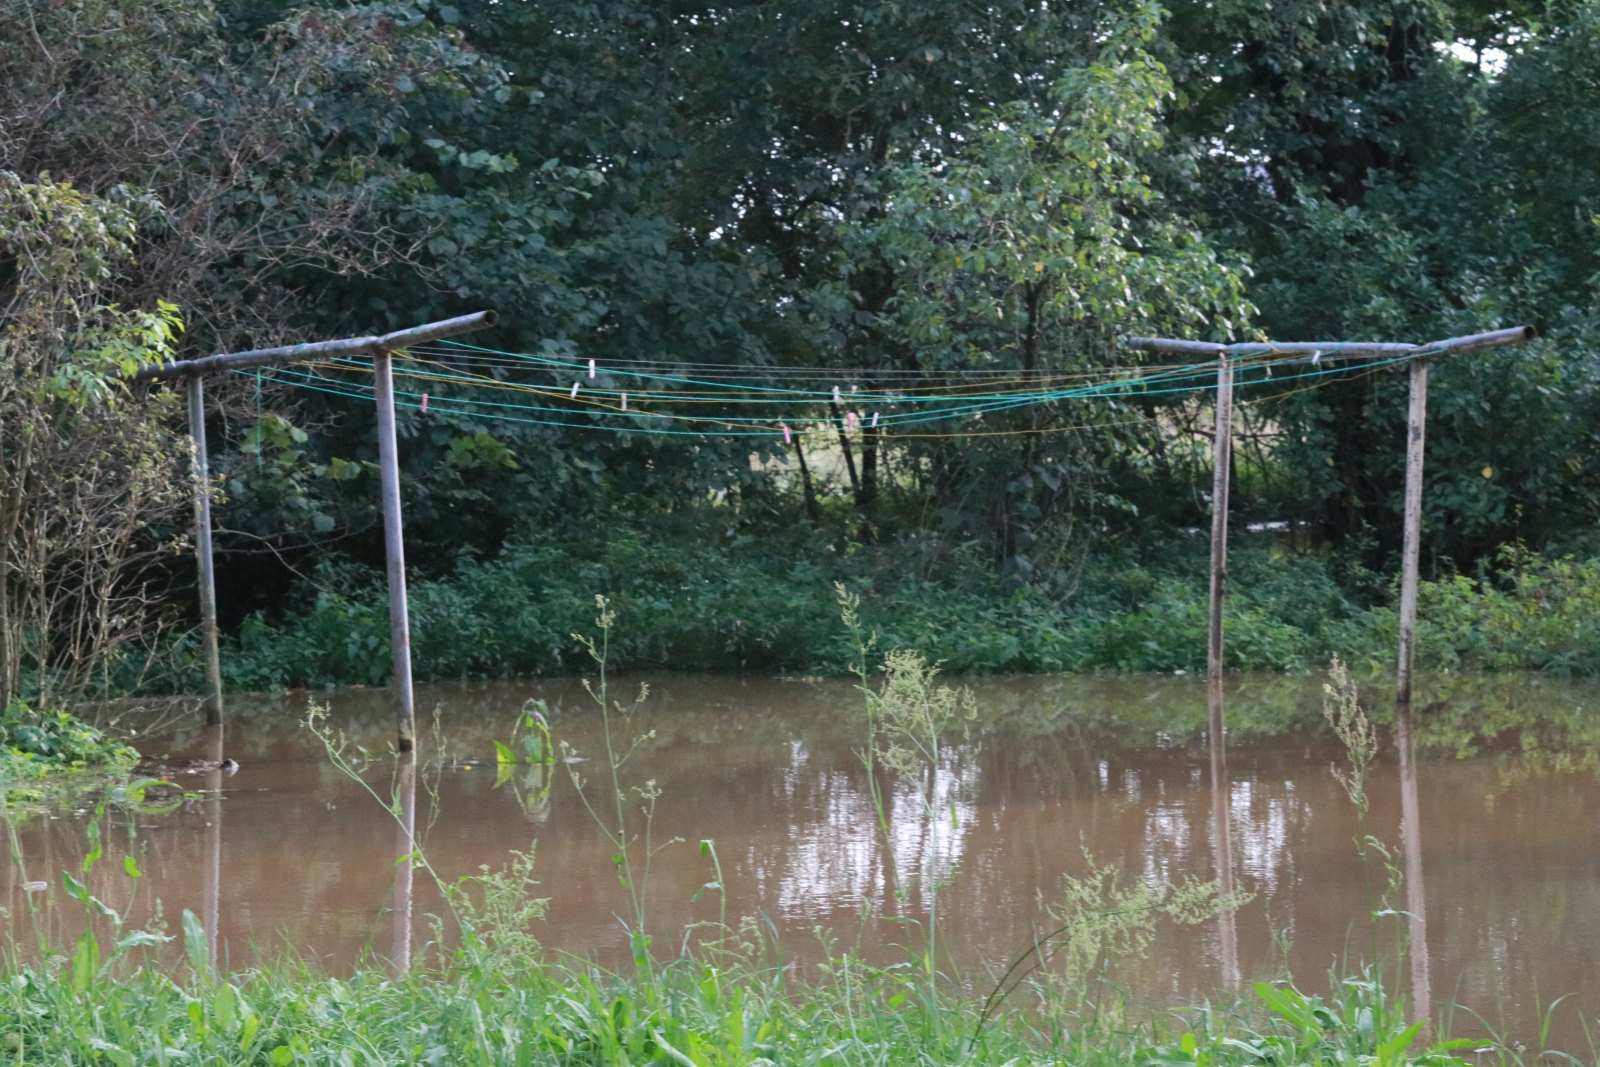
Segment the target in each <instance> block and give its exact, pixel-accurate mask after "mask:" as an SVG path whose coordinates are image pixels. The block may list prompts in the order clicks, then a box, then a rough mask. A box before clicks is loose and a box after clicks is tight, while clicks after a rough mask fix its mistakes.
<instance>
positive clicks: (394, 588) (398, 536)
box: [372, 348, 416, 753]
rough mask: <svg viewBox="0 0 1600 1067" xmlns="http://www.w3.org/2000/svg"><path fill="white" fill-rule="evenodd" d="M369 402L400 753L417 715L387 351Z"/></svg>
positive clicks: (410, 744)
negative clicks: (373, 412) (373, 411)
mask: <svg viewBox="0 0 1600 1067" xmlns="http://www.w3.org/2000/svg"><path fill="white" fill-rule="evenodd" d="M372 371H373V382H374V389H373V399H374V400H375V401H376V402H377V405H378V468H379V471H378V477H379V483H380V485H381V486H382V491H383V548H384V555H385V556H386V557H387V562H388V568H387V570H388V577H389V648H390V652H391V653H392V655H393V656H394V701H395V707H394V710H395V721H396V725H397V728H398V731H399V737H398V740H397V742H396V744H397V747H398V748H399V750H400V751H401V752H402V753H405V752H410V751H411V750H412V749H413V748H415V747H416V712H415V703H414V700H413V697H412V691H411V619H410V613H409V611H408V610H407V607H406V547H405V534H404V531H403V528H402V522H401V517H400V452H399V448H398V446H397V445H396V443H395V430H394V357H393V356H392V355H391V354H390V352H389V350H388V349H386V348H380V349H378V350H377V351H376V352H375V353H373V356H372Z"/></svg>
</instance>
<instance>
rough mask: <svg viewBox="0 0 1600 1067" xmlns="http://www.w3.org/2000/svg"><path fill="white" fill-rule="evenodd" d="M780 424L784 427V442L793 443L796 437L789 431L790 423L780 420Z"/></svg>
mask: <svg viewBox="0 0 1600 1067" xmlns="http://www.w3.org/2000/svg"><path fill="white" fill-rule="evenodd" d="M778 425H779V426H782V427H783V443H784V444H786V445H788V444H793V443H794V437H793V436H792V435H791V434H790V433H789V424H788V423H786V422H780V423H778Z"/></svg>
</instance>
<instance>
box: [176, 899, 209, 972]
mask: <svg viewBox="0 0 1600 1067" xmlns="http://www.w3.org/2000/svg"><path fill="white" fill-rule="evenodd" d="M183 950H184V952H185V953H187V954H188V956H189V966H190V967H192V968H194V973H195V974H198V975H209V974H210V973H211V950H210V941H209V939H208V938H207V937H206V928H205V925H204V924H203V923H201V922H200V917H199V916H198V915H196V914H195V913H194V912H192V911H190V910H189V909H188V908H184V909H183Z"/></svg>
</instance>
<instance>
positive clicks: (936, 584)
mask: <svg viewBox="0 0 1600 1067" xmlns="http://www.w3.org/2000/svg"><path fill="white" fill-rule="evenodd" d="M697 528H698V527H697V526H695V525H694V524H692V523H691V524H690V530H687V531H682V532H678V533H677V535H676V536H674V531H673V530H672V529H670V528H667V529H663V528H662V527H660V526H650V527H648V528H647V529H646V530H642V531H641V530H639V529H634V528H629V527H626V526H622V525H620V524H615V525H612V526H609V527H607V528H606V529H605V530H604V531H603V533H604V536H598V537H581V538H572V539H561V540H554V539H551V540H545V541H541V542H538V543H536V544H524V543H513V544H511V545H508V546H507V547H506V549H505V550H504V551H503V552H501V553H500V554H499V555H498V556H497V557H496V558H494V559H492V560H488V561H483V562H480V561H476V560H473V559H471V558H465V557H464V558H461V559H458V560H457V563H456V566H455V567H454V568H453V569H452V570H451V571H449V572H446V573H444V574H441V575H439V576H438V577H436V578H433V579H430V580H427V581H420V582H416V583H414V584H413V585H412V587H411V590H410V594H411V621H412V628H413V642H412V643H413V650H414V657H415V669H416V670H417V672H418V676H419V677H423V678H498V677H508V676H514V675H526V674H545V675H550V674H566V673H577V672H581V671H583V670H585V669H586V667H587V662H588V656H587V654H586V653H585V651H584V649H583V646H582V645H581V643H580V642H579V641H578V640H577V639H576V638H575V637H574V636H573V635H574V634H576V633H580V632H583V631H584V630H586V629H587V628H588V627H589V625H590V622H591V620H590V618H589V616H590V615H592V608H591V607H590V604H589V601H590V600H591V599H592V596H591V593H590V591H591V590H595V589H607V590H610V591H611V593H610V594H609V595H610V596H611V598H612V600H613V603H614V604H615V605H616V608H617V610H618V612H619V614H620V615H621V617H622V618H623V619H625V620H626V622H625V625H622V626H619V627H618V630H617V633H616V634H614V635H613V644H612V649H611V655H612V662H613V664H614V665H615V666H617V667H618V668H619V669H624V670H638V669H657V670H659V669H668V670H673V669H677V670H723V671H768V672H772V671H776V672H785V673H792V674H826V675H838V674H845V673H849V671H850V665H851V662H852V653H851V650H850V648H849V647H848V642H847V640H846V639H845V635H844V634H843V633H842V632H841V630H840V628H839V624H838V617H837V615H838V612H837V605H836V604H835V602H834V596H833V592H832V590H833V585H834V583H835V582H843V583H845V585H846V586H847V587H848V588H850V589H852V590H855V591H857V592H859V593H860V594H861V595H862V596H863V605H862V614H863V619H864V622H865V624H866V625H867V626H868V627H869V628H870V629H871V630H872V631H874V632H876V633H877V634H878V635H879V636H880V640H881V643H882V645H883V647H884V648H886V649H888V648H915V649H919V650H922V651H924V652H925V653H926V654H927V655H928V656H929V657H930V658H931V659H933V660H935V661H936V662H939V663H940V664H941V665H942V666H943V668H944V669H945V670H946V671H948V672H951V673H957V674H986V673H1048V672H1057V671H1067V672H1075V671H1189V672H1194V673H1198V672H1200V671H1202V670H1203V669H1204V666H1205V654H1206V587H1205V585H1204V583H1203V581H1202V580H1201V579H1199V578H1197V575H1203V574H1204V567H1205V561H1206V553H1207V547H1206V544H1205V541H1204V539H1203V538H1202V537H1199V536H1193V537H1190V538H1188V539H1187V540H1186V541H1184V542H1182V543H1179V544H1176V545H1169V546H1166V549H1167V550H1166V551H1163V552H1159V553H1157V552H1145V553H1136V552H1129V551H1110V550H1102V551H1100V552H1097V553H1095V554H1094V555H1093V556H1091V557H1089V558H1088V559H1086V560H1085V562H1084V563H1083V565H1082V567H1081V568H1080V569H1079V570H1077V571H1076V572H1074V574H1073V575H1072V581H1073V582H1074V583H1075V584H1076V586H1077V588H1076V589H1073V588H1068V587H1065V586H1063V587H1062V588H1052V587H1050V586H1048V585H1044V584H1040V583H1034V582H1024V581H1020V580H1018V579H1016V578H1014V577H1006V576H1002V575H998V574H996V573H995V572H994V570H993V569H992V568H990V567H986V566H984V565H983V560H982V559H981V558H979V557H978V555H977V553H976V551H975V550H971V549H969V550H968V551H967V552H965V553H954V554H952V553H936V552H933V551H931V550H930V549H928V548H927V547H926V546H917V545H892V546H890V545H873V546H864V547H859V548H856V549H854V550H853V551H851V552H849V553H839V552H837V551H835V548H834V546H833V545H831V544H830V543H829V542H828V541H827V540H826V539H823V538H820V537H818V536H816V535H815V533H814V532H812V531H808V530H804V529H800V530H792V531H789V532H788V533H787V534H781V533H776V532H773V533H769V534H768V535H766V536H763V537H761V538H753V537H750V536H749V535H748V534H745V533H742V532H740V531H738V530H732V529H730V530H727V531H724V536H723V537H722V538H720V539H718V540H715V541H712V540H696V539H695V538H694V536H693V534H692V532H691V531H692V530H693V529H697ZM1241 541H1242V542H1243V543H1241V544H1239V545H1238V546H1236V550H1235V552H1234V556H1233V561H1232V566H1231V571H1232V575H1233V581H1234V595H1233V597H1232V598H1231V600H1230V602H1229V607H1228V615H1227V619H1228V626H1229V639H1228V642H1227V645H1226V655H1227V663H1228V665H1229V667H1230V668H1234V669H1240V670H1275V671H1293V672H1307V671H1315V670H1320V669H1322V668H1323V667H1325V666H1326V661H1327V657H1328V655H1329V650H1338V651H1339V653H1340V654H1341V655H1343V656H1345V657H1346V658H1349V659H1351V660H1353V661H1355V662H1358V663H1362V664H1370V665H1371V666H1374V667H1379V666H1382V665H1385V664H1388V663H1391V662H1392V658H1393V655H1394V644H1395V641H1396V640H1397V629H1396V627H1397V621H1396V615H1395V611H1394V609H1393V608H1392V607H1387V606H1380V607H1376V608H1367V607H1363V606H1362V605H1361V604H1360V603H1358V602H1356V601H1355V600H1353V599H1352V597H1351V596H1350V595H1349V594H1348V593H1347V592H1346V591H1345V589H1344V588H1343V586H1342V585H1341V583H1340V582H1339V581H1337V580H1335V577H1334V574H1335V569H1334V568H1332V567H1330V566H1329V565H1328V564H1327V563H1326V562H1325V561H1321V560H1317V559H1314V558H1308V557H1305V556H1302V555H1298V554H1296V553H1294V552H1291V551H1288V550H1286V549H1284V548H1283V547H1281V546H1279V545H1277V544H1276V543H1274V542H1273V541H1272V540H1271V539H1262V538H1244V539H1241ZM795 561H798V562H795ZM1595 569H1596V568H1595V564H1593V563H1578V562H1574V561H1570V560H1565V561H1553V562H1545V561H1541V560H1539V559H1538V558H1537V557H1533V556H1530V555H1528V554H1526V553H1522V554H1521V555H1519V556H1517V557H1516V558H1514V559H1508V560H1506V561H1503V567H1502V569H1501V570H1500V571H1498V572H1496V573H1495V574H1493V575H1490V574H1489V573H1487V572H1486V573H1485V574H1484V576H1482V577H1479V578H1476V579H1469V578H1466V577H1458V578H1451V579H1444V580H1440V581H1437V582H1428V583H1424V585H1423V588H1422V610H1421V615H1422V621H1421V624H1420V626H1419V632H1418V641H1419V652H1418V655H1419V663H1420V665H1422V666H1423V667H1426V668H1434V669H1450V670H1530V669H1531V670H1545V671H1550V672H1552V673H1556V674H1560V675H1574V674H1594V673H1596V672H1597V671H1600V663H1597V662H1596V659H1595V649H1596V648H1597V647H1600V643H1597V641H1596V634H1595V619H1596V618H1597V617H1600V615H1597V606H1600V579H1597V577H1596V574H1595ZM1346 573H1348V572H1346ZM1380 582H1381V580H1380V579H1378V578H1376V577H1374V576H1372V575H1362V576H1360V582H1359V583H1358V584H1364V585H1372V584H1377V583H1380ZM388 626H389V619H388V603H387V599H386V595H385V592H384V589H383V583H382V575H381V574H378V573H372V572H370V571H366V570H364V569H360V568H357V567H354V566H351V565H343V566H332V565H329V566H324V567H322V568H319V569H318V570H317V571H315V572H314V573H313V574H312V576H311V581H309V582H308V583H307V586H306V587H305V589H304V590H303V592H302V594H301V599H300V601H299V602H298V603H297V604H295V605H293V606H291V607H290V609H289V610H288V612H287V613H286V614H285V615H284V616H283V618H282V619H281V620H278V621H271V622H269V621H268V620H267V619H266V618H265V617H264V616H262V615H260V614H258V615H255V616H252V617H250V618H249V619H247V620H246V621H245V623H244V625H243V626H242V627H241V628H240V630H239V632H238V634H237V635H236V636H235V637H234V638H232V639H231V640H230V643H229V648H228V649H227V654H226V655H225V656H224V671H225V673H226V674H227V675H228V681H229V684H230V686H233V687H238V688H244V689H264V688H279V687H282V686H285V685H305V684H309V685H313V686H323V685H334V684H339V683H350V682H355V683H359V684H364V685H379V684H382V683H383V681H384V680H385V678H386V677H387V672H388V669H389V662H390V660H389V646H388ZM189 654H190V652H189V651H188V650H185V651H184V655H185V656H187V655H189ZM178 669H179V671H180V672H190V673H192V672H195V671H197V670H198V666H197V664H193V663H190V662H187V661H185V662H183V663H181V664H180V666H179V668H178ZM197 677H198V675H197V674H196V675H194V677H193V678H190V679H189V680H190V682H191V683H193V682H194V680H195V679H196V678H197Z"/></svg>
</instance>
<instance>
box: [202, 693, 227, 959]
mask: <svg viewBox="0 0 1600 1067" xmlns="http://www.w3.org/2000/svg"><path fill="white" fill-rule="evenodd" d="M222 758H223V757H222V725H221V724H220V723H218V724H217V725H216V726H208V727H206V765H207V767H208V768H209V769H208V770H207V771H206V798H207V799H206V894H205V914H206V920H205V922H206V935H207V936H206V957H207V959H208V960H209V961H210V963H211V969H212V970H213V971H215V970H216V968H217V943H218V942H219V941H221V940H222V928H221V925H220V924H221V919H222Z"/></svg>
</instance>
